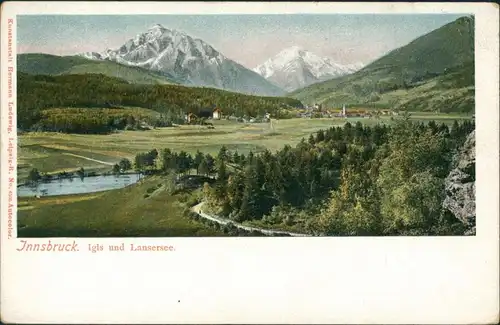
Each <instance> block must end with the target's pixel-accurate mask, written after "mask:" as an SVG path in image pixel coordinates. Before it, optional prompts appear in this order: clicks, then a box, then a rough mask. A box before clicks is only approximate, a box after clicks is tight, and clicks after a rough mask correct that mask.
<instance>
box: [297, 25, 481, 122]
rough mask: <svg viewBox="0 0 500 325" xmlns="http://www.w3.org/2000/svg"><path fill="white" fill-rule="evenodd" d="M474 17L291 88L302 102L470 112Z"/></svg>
mask: <svg viewBox="0 0 500 325" xmlns="http://www.w3.org/2000/svg"><path fill="white" fill-rule="evenodd" d="M474 89H475V87H474V17H471V16H467V17H461V18H459V19H457V20H455V21H453V22H451V23H448V24H446V25H444V26H442V27H440V28H438V29H436V30H434V31H432V32H430V33H428V34H426V35H423V36H421V37H419V38H417V39H415V40H414V41H412V42H410V43H409V44H407V45H405V46H402V47H400V48H397V49H395V50H393V51H391V52H389V53H388V54H387V55H385V56H383V57H381V58H379V59H378V60H375V61H374V62H372V63H370V64H368V65H367V66H366V67H364V68H362V69H361V70H359V71H357V72H355V73H353V74H351V75H347V76H342V77H339V78H335V79H332V80H329V81H325V82H321V83H317V84H313V85H311V86H308V87H305V88H303V89H299V90H296V91H294V92H292V93H290V96H292V97H294V98H297V99H299V100H301V101H302V102H304V103H323V104H325V105H327V106H341V105H342V104H351V105H374V106H384V107H389V108H394V109H410V110H411V109H415V110H426V111H437V110H439V111H443V112H445V111H449V112H472V111H474V102H475V100H474Z"/></svg>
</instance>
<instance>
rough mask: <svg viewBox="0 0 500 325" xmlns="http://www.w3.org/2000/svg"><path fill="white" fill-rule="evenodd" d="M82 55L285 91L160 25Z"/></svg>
mask: <svg viewBox="0 0 500 325" xmlns="http://www.w3.org/2000/svg"><path fill="white" fill-rule="evenodd" d="M80 55H81V56H82V57H85V58H88V59H92V60H99V61H102V60H108V61H113V62H117V63H120V64H122V65H126V66H132V67H141V68H144V69H147V70H150V71H154V72H156V73H160V74H162V73H166V74H169V75H171V76H173V78H174V79H176V80H180V81H181V83H183V84H189V85H194V86H203V87H213V88H220V89H225V90H231V91H236V92H241V93H247V94H258V95H268V96H280V95H283V94H284V93H285V92H284V91H283V90H282V89H281V88H280V87H278V86H276V85H274V84H272V83H270V82H269V81H267V80H266V79H265V78H263V77H261V76H260V75H258V74H257V73H255V72H254V71H251V70H249V69H247V68H245V67H244V66H242V65H241V64H239V63H237V62H235V61H233V60H231V59H229V58H227V57H225V56H224V55H223V54H222V53H220V52H219V51H217V50H216V49H214V48H213V47H212V46H211V45H209V44H207V43H205V42H204V41H202V40H200V39H194V38H192V37H191V36H189V35H187V34H185V33H183V32H180V31H176V30H171V29H167V28H165V27H163V26H162V25H160V24H156V25H154V26H153V27H151V28H150V29H148V30H147V31H146V32H144V33H141V34H138V35H137V36H135V37H134V38H132V39H130V40H129V41H127V42H126V43H125V44H123V45H122V46H121V47H119V48H118V49H114V50H111V49H107V50H105V51H103V52H100V53H98V52H87V53H81V54H80Z"/></svg>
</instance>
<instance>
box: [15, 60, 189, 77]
mask: <svg viewBox="0 0 500 325" xmlns="http://www.w3.org/2000/svg"><path fill="white" fill-rule="evenodd" d="M17 70H18V71H20V72H24V73H28V74H31V75H53V76H56V75H67V74H87V73H95V74H103V75H106V76H109V77H116V78H121V79H124V80H126V81H128V82H131V83H137V84H179V83H180V81H179V80H175V79H174V78H173V77H172V76H168V75H166V74H159V73H156V72H153V71H149V70H145V69H143V68H139V67H129V66H125V65H121V64H118V63H116V62H112V61H94V60H89V59H86V58H84V57H80V56H57V55H51V54H42V53H25V54H18V55H17Z"/></svg>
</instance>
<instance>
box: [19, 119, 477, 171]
mask: <svg viewBox="0 0 500 325" xmlns="http://www.w3.org/2000/svg"><path fill="white" fill-rule="evenodd" d="M412 118H413V119H415V120H419V121H430V120H436V121H438V122H440V123H441V122H444V123H447V124H450V123H453V121H454V120H456V119H464V118H468V117H466V116H462V115H458V114H454V115H449V114H431V113H415V114H414V115H412ZM345 121H346V120H345V119H341V118H321V119H299V118H297V119H286V120H275V121H273V122H272V126H273V127H271V125H270V124H269V123H253V124H244V123H236V122H231V121H225V120H221V121H213V123H214V126H215V128H214V129H208V128H206V127H202V126H197V125H182V126H178V127H171V128H158V129H154V130H148V131H121V132H118V133H114V134H109V135H84V134H62V133H48V132H47V133H24V134H21V135H20V136H19V144H18V175H19V178H20V179H21V180H22V179H23V178H25V177H26V176H27V174H28V172H29V170H30V169H31V168H37V169H38V170H40V171H42V172H47V173H53V172H60V171H73V170H76V169H79V168H80V167H83V168H85V169H86V170H89V171H90V170H93V171H103V170H110V169H111V166H110V165H109V164H113V163H117V162H118V161H119V160H120V159H122V158H129V159H133V158H134V157H135V155H136V154H137V153H139V152H145V151H148V150H151V149H153V148H156V149H164V148H170V149H171V150H174V151H180V150H185V151H187V152H189V153H191V154H194V153H195V152H196V151H197V150H200V151H202V152H204V153H210V154H213V155H215V154H216V153H217V152H218V151H219V149H220V147H221V146H222V145H224V146H226V147H227V148H228V149H229V150H231V151H234V150H238V152H239V153H244V154H247V153H248V152H249V151H253V152H259V151H262V150H264V149H266V148H267V149H269V150H271V151H275V150H278V149H280V148H282V147H283V146H284V145H286V144H290V145H294V144H296V143H298V142H299V141H300V140H301V139H302V138H306V139H307V137H308V136H309V135H310V134H311V133H314V132H317V131H318V130H320V129H327V128H329V127H331V126H335V125H343V124H344V123H345ZM347 121H349V122H351V123H356V122H357V121H361V122H362V123H364V124H375V123H391V122H392V121H391V120H390V118H389V117H386V116H384V117H382V118H381V119H380V120H376V119H367V118H349V119H347ZM75 155H76V156H75ZM77 156H83V157H87V158H89V159H84V158H82V157H77ZM90 159H95V160H98V161H100V162H96V161H93V160H90ZM102 162H106V164H104V163H102Z"/></svg>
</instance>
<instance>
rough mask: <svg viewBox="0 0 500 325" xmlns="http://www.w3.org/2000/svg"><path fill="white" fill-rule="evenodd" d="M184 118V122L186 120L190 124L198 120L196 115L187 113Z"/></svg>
mask: <svg viewBox="0 0 500 325" xmlns="http://www.w3.org/2000/svg"><path fill="white" fill-rule="evenodd" d="M184 118H185V120H186V122H187V123H191V122H194V121H196V119H197V118H198V116H196V114H193V113H189V114H187V115H186V116H185V117H184Z"/></svg>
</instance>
